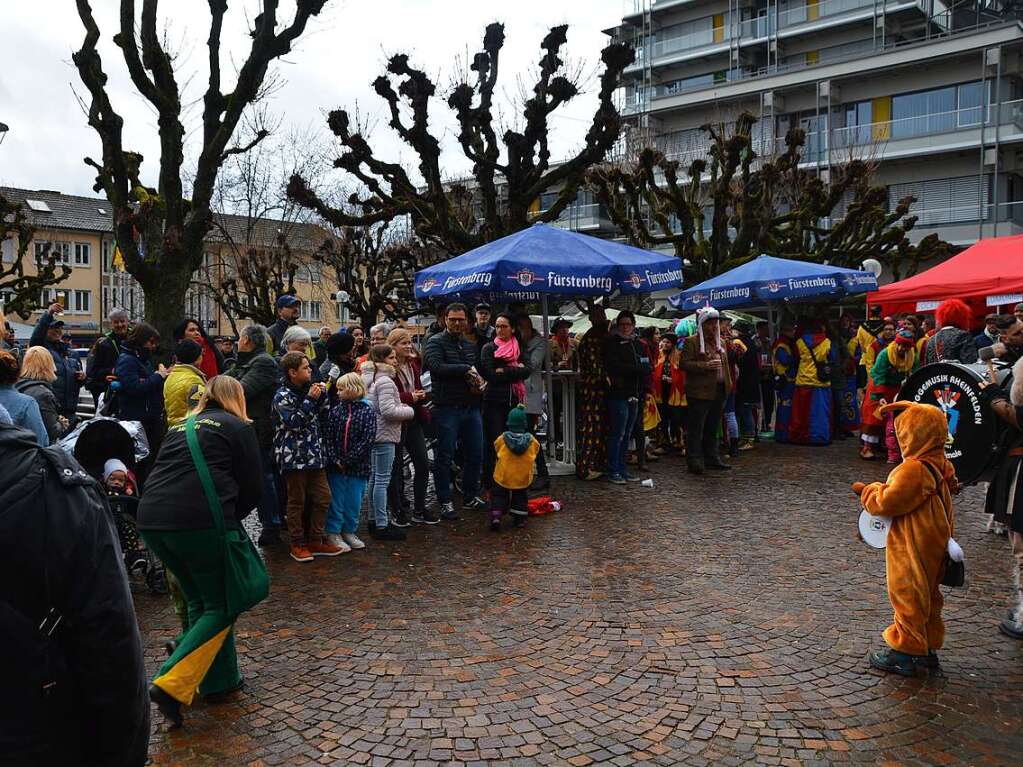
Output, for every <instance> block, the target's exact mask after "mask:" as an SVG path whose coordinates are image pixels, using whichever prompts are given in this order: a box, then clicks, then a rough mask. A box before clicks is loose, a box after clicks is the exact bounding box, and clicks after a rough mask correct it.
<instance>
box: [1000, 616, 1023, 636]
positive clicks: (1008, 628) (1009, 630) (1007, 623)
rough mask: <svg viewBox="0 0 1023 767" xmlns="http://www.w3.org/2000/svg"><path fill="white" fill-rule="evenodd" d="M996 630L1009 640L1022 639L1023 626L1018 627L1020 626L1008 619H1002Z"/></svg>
mask: <svg viewBox="0 0 1023 767" xmlns="http://www.w3.org/2000/svg"><path fill="white" fill-rule="evenodd" d="M998 630H999V631H1001V632H1002V633H1003V634H1005V636H1007V637H1010V638H1011V639H1023V626H1020V624H1018V623H1016V621H1011V620H1009V619H1008V618H1005V619H1003V620H1002V622H1001V623H999V624H998Z"/></svg>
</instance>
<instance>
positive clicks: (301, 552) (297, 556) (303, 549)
mask: <svg viewBox="0 0 1023 767" xmlns="http://www.w3.org/2000/svg"><path fill="white" fill-rule="evenodd" d="M291 558H292V559H294V560H295V561H296V562H312V561H313V554H312V552H311V551H309V548H308V547H307V546H305V545H303V544H296V543H293V544H291Z"/></svg>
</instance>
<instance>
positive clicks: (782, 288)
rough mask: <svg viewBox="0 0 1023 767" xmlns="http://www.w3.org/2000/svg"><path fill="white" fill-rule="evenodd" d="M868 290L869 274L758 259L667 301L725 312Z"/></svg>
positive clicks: (874, 286) (873, 287)
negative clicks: (737, 308) (729, 309)
mask: <svg viewBox="0 0 1023 767" xmlns="http://www.w3.org/2000/svg"><path fill="white" fill-rule="evenodd" d="M871 290H877V278H876V277H875V276H874V275H873V274H871V273H870V272H862V271H859V270H856V269H843V268H841V267H838V266H828V265H826V264H812V263H810V262H808V261H793V260H791V259H787V258H775V257H774V256H759V257H758V258H755V259H753V260H752V261H749V262H747V263H745V264H743V265H742V266H737V267H736V268H734V269H732V270H730V271H728V272H725V273H724V274H719V275H718V276H717V277H711V278H710V279H709V280H705V281H703V282H701V283H700V284H699V285H695V286H693V287H691V288H689V289H688V290H683V291H682V292H681V293H679V294H678V295H676V296H672V297H671V298H670V299H669V301H670V302H671V305H672V306H674V307H675V308H676V309H682V310H683V311H693V310H695V309H699V308H700V307H701V306H713V307H715V308H718V309H724V308H736V307H751V306H763V305H765V304H769V303H771V302H774V301H808V300H812V299H815V298H841V297H842V296H848V295H853V294H856V293H866V292H868V291H871Z"/></svg>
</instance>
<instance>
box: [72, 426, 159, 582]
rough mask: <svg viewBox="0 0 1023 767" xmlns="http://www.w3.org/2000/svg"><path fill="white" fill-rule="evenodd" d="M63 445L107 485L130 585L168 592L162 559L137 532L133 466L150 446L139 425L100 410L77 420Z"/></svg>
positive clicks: (104, 485)
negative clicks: (146, 544)
mask: <svg viewBox="0 0 1023 767" xmlns="http://www.w3.org/2000/svg"><path fill="white" fill-rule="evenodd" d="M61 446H62V447H64V449H66V450H69V451H70V452H73V453H74V456H75V458H77V459H78V462H79V463H80V464H82V467H83V468H84V469H85V470H86V471H88V472H89V473H90V474H91V475H92V476H93V477H95V478H96V479H97V480H99V481H100V482H101V484H102V485H103V489H104V490H105V491H106V494H107V503H108V505H109V506H110V512H111V514H112V515H113V519H114V525H115V526H116V528H117V537H118V539H119V541H120V543H121V554H122V555H123V556H124V567H125V569H126V570H127V571H128V581H129V583H130V584H131V586H132V589H133V590H134V589H135V588H136V587H141V586H143V585H145V587H146V588H148V589H149V590H150V591H151V592H153V593H154V594H166V593H167V579H166V576H165V574H164V570H163V565H162V564H161V563H160V561H159V560H158V559H157V558H156V557H155V556H154V555H153V554H152V552H150V551H149V550H148V549H147V548H146V546H145V543H143V541H142V539H141V538H140V537H139V533H138V526H137V522H136V520H137V518H138V504H139V487H138V483H137V481H136V479H135V473H134V467H135V464H136V461H137V460H140V459H141V458H143V457H145V456H146V455H148V452H149V446H148V443H146V442H145V436H144V432H143V431H142V429H141V426H140V425H138V424H134V423H132V422H121V421H117V420H115V419H113V418H105V417H103V416H98V417H96V418H93V419H92V420H90V421H87V422H85V423H84V424H80V425H79V426H78V427H77V428H76V429H75V430H74V431H73V432H72V433H71V434H69V435H67V436H66V437H65V438H64V439H62V440H61Z"/></svg>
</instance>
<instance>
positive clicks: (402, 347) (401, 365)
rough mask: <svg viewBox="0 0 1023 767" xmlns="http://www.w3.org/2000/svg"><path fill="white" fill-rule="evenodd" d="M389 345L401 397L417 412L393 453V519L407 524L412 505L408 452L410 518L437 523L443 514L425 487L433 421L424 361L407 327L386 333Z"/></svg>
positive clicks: (391, 494) (415, 520) (428, 476)
mask: <svg viewBox="0 0 1023 767" xmlns="http://www.w3.org/2000/svg"><path fill="white" fill-rule="evenodd" d="M387 345H388V346H390V347H391V348H392V349H394V358H395V361H396V364H395V366H394V369H395V373H396V374H395V376H394V383H395V384H396V385H397V387H398V396H399V397H400V398H401V402H402V404H403V405H408V406H409V407H410V408H412V409H413V410H414V411H415V417H414V418H413V419H412V420H411V421H405V422H404V423H402V425H401V442H399V443H398V446H397V448H396V449H395V453H394V468H393V469H392V471H391V485H390V487H389V489H388V494H389V495H390V501H391V510H392V512H393V513H394V517H393V521H394V524H396V525H397V526H398V527H408V525H409V508H408V498H407V497H406V496H405V453H408V454H409V456H410V457H411V459H412V472H413V474H412V499H413V504H414V505H413V507H412V514H411V521H412V522H416V523H418V524H424V525H436V524H437V523H438V522H440V517H439V516H437V513H436V512H435V511H430V510H429V509H427V507H426V486H427V483H428V482H429V479H430V457H429V455H427V452H426V432H425V431H424V427H425V426H426V425H427V424H429V423H430V411H429V410H428V409H427V408H426V402H427V400H428V399H429V395H427V393H426V390H425V389H423V382H422V379H421V376H422V372H423V363H422V361H421V360H420V359H419V356H418V355H417V354H416V349H415V347H414V346H413V345H412V335H411V334H410V333H409V332H408V329H407V328H395V329H394V330H392V331H391V332H390V333H389V334H388V336H387Z"/></svg>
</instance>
